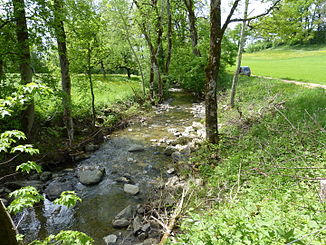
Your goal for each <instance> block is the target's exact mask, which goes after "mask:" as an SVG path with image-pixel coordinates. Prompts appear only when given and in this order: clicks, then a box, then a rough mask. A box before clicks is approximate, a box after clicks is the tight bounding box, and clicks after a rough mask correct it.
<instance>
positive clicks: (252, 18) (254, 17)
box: [229, 0, 282, 23]
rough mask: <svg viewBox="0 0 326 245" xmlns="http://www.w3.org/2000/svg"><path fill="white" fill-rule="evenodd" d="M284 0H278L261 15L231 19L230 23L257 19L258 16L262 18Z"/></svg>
mask: <svg viewBox="0 0 326 245" xmlns="http://www.w3.org/2000/svg"><path fill="white" fill-rule="evenodd" d="M281 1H282V0H277V1H276V2H275V3H274V4H273V5H272V6H271V7H270V8H269V9H268V10H267V11H266V12H265V13H263V14H259V15H256V16H253V17H250V18H246V19H232V20H230V21H229V23H232V22H238V21H250V20H254V19H257V18H260V17H263V16H265V15H268V14H269V13H270V12H271V11H272V10H273V9H274V8H275V7H276V5H277V4H278V3H279V2H281Z"/></svg>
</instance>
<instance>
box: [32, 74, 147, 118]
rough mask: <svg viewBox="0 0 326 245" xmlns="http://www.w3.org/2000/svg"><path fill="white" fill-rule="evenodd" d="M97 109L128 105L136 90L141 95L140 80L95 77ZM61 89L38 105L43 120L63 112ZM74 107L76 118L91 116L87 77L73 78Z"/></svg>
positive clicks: (115, 76)
mask: <svg viewBox="0 0 326 245" xmlns="http://www.w3.org/2000/svg"><path fill="white" fill-rule="evenodd" d="M92 78H93V85H94V94H95V108H96V110H97V111H98V112H99V111H101V110H103V109H106V108H111V107H114V105H115V104H117V103H122V102H123V103H128V101H131V100H132V99H133V97H134V92H133V90H135V91H136V92H137V94H140V87H141V85H140V81H139V78H138V77H136V76H133V77H132V78H131V79H128V77H127V76H125V75H107V76H106V78H104V77H103V76H102V75H93V76H92ZM59 93H60V88H58V92H56V93H55V95H54V96H52V97H51V98H43V99H42V100H41V101H40V103H38V105H37V108H36V109H37V112H38V115H39V116H40V117H41V118H43V119H50V118H52V117H55V116H56V115H57V116H58V115H59V113H60V111H61V109H60V108H61V106H62V102H61V98H60V96H59ZM71 94H72V105H73V115H74V117H88V116H89V115H90V114H91V93H90V85H89V81H88V78H87V77H86V76H85V75H73V76H72V89H71Z"/></svg>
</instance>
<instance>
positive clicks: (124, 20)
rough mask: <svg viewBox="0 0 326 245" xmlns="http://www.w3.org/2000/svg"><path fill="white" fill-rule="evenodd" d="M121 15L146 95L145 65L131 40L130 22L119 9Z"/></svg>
mask: <svg viewBox="0 0 326 245" xmlns="http://www.w3.org/2000/svg"><path fill="white" fill-rule="evenodd" d="M119 15H120V18H121V19H122V23H123V26H124V29H125V31H126V33H127V35H126V38H127V42H128V44H129V47H130V48H131V51H132V53H133V55H134V57H135V59H136V62H137V66H138V69H139V72H140V75H141V81H142V89H143V96H144V97H145V95H146V91H145V76H144V72H143V67H142V65H141V63H140V60H139V58H138V55H137V53H136V51H135V49H134V45H133V44H132V43H131V40H130V37H131V35H130V32H129V27H128V24H127V21H126V19H125V17H124V16H123V15H122V13H121V12H120V10H119Z"/></svg>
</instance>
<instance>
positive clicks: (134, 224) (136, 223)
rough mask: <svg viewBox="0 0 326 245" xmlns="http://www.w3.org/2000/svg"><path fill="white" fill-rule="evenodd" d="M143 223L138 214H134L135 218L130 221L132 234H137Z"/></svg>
mask: <svg viewBox="0 0 326 245" xmlns="http://www.w3.org/2000/svg"><path fill="white" fill-rule="evenodd" d="M142 227H143V225H142V223H141V220H140V218H139V217H138V216H136V218H135V219H134V220H133V222H132V228H133V232H134V235H136V236H137V235H138V234H139V233H140V232H141V229H142Z"/></svg>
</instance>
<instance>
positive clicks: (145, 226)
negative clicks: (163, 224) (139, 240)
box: [141, 223, 151, 232]
mask: <svg viewBox="0 0 326 245" xmlns="http://www.w3.org/2000/svg"><path fill="white" fill-rule="evenodd" d="M150 228H151V224H150V223H146V224H145V225H143V227H142V228H141V230H142V231H143V232H148V231H149V230H150Z"/></svg>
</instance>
